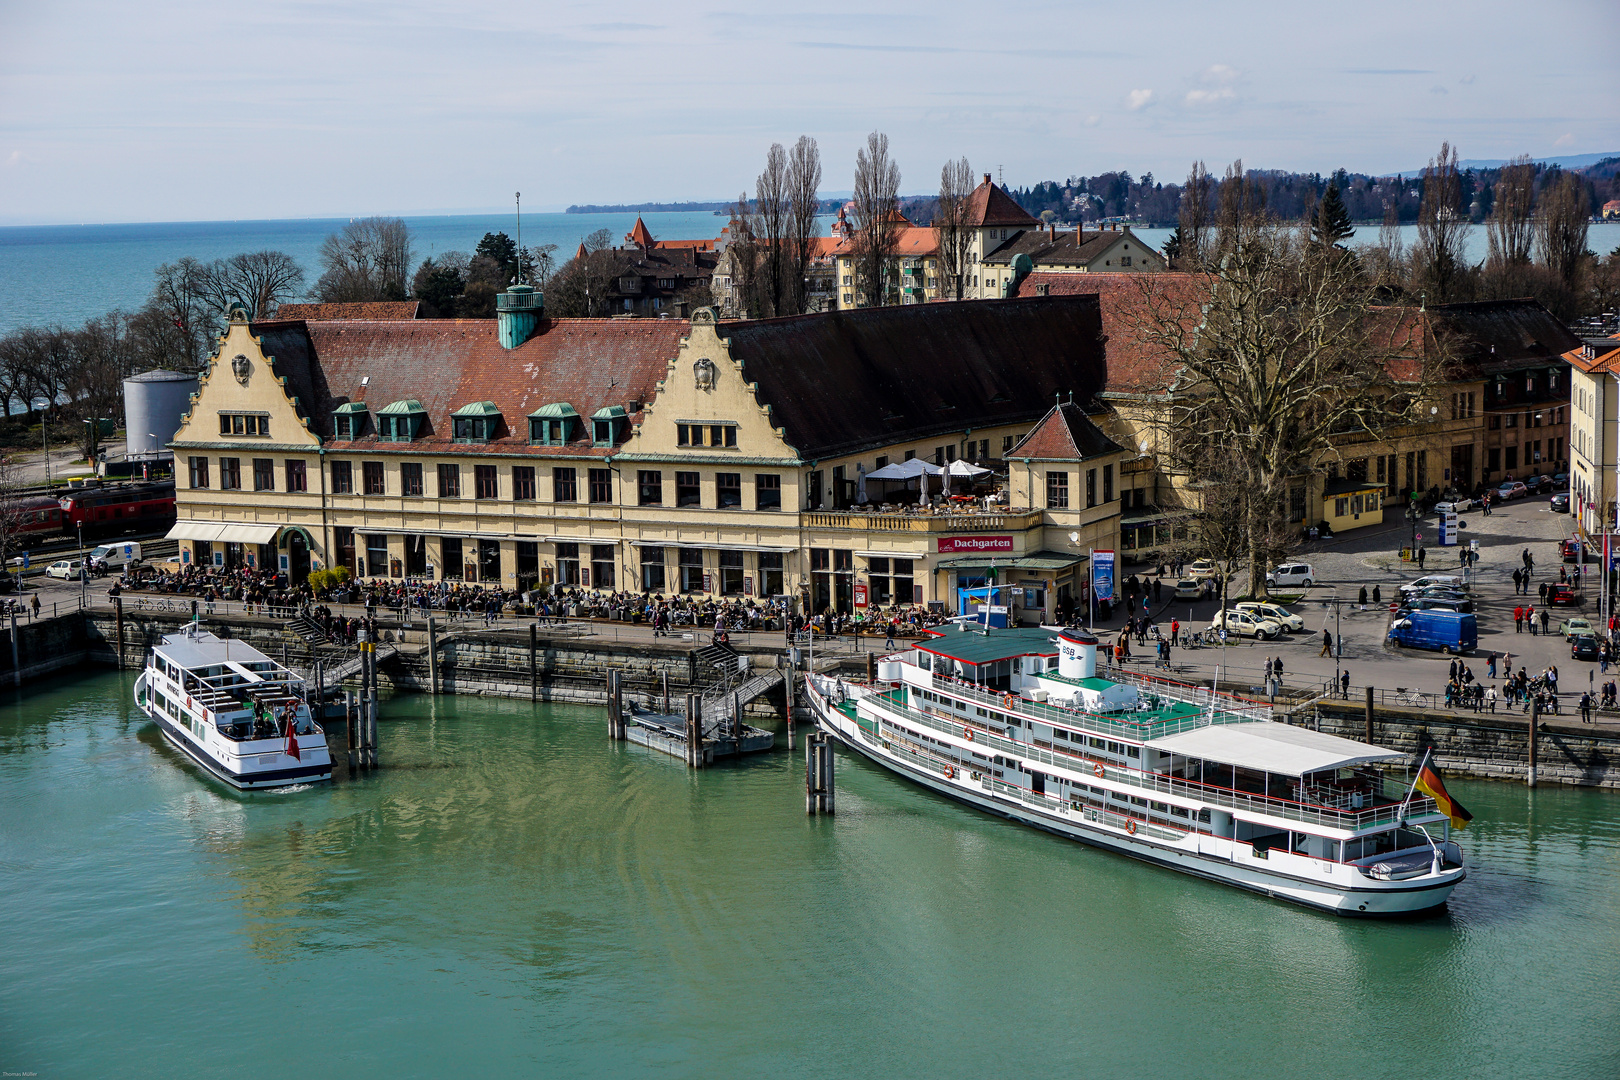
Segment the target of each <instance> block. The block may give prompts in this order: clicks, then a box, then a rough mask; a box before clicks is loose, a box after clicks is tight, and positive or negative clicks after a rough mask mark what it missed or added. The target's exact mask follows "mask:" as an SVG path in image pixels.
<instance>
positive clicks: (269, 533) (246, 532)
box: [219, 524, 281, 544]
mask: <svg viewBox="0 0 1620 1080" xmlns="http://www.w3.org/2000/svg"><path fill="white" fill-rule="evenodd" d="M280 531H281V526H280V525H231V524H227V525H226V526H225V527H224V528H223V529H222V530H221V531H220V534H219V538H220V540H222V541H224V542H225V543H227V544H273V543H275V539H276V534H277V533H279V532H280Z"/></svg>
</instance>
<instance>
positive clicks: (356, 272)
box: [315, 217, 411, 303]
mask: <svg viewBox="0 0 1620 1080" xmlns="http://www.w3.org/2000/svg"><path fill="white" fill-rule="evenodd" d="M320 259H321V267H322V273H321V276H320V280H318V281H317V282H316V283H315V295H316V296H317V297H318V298H319V299H321V300H322V301H325V302H328V303H344V302H354V301H366V300H403V299H405V298H406V297H407V296H408V295H409V289H410V280H411V234H410V229H408V228H407V227H406V225H405V221H404V219H403V218H385V217H370V218H359V219H357V220H354V221H351V222H349V223H348V224H347V225H345V226H343V228H342V229H339V230H338V231H337V232H335V233H333V234H332V235H330V236H328V237H327V238H326V239H325V240H323V241H321V252H320Z"/></svg>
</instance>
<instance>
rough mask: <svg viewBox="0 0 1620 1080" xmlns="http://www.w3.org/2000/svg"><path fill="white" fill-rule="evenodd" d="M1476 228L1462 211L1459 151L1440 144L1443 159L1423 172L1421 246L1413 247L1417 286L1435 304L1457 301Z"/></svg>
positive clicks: (1418, 222)
mask: <svg viewBox="0 0 1620 1080" xmlns="http://www.w3.org/2000/svg"><path fill="white" fill-rule="evenodd" d="M1471 228H1472V226H1471V225H1470V224H1469V221H1468V215H1467V214H1466V213H1464V212H1463V210H1462V181H1461V179H1460V178H1459V176H1458V171H1457V151H1456V149H1455V148H1454V147H1453V146H1452V145H1451V144H1450V143H1449V142H1443V143H1441V144H1440V156H1439V157H1436V158H1432V159H1430V161H1429V164H1428V167H1427V168H1425V169H1424V170H1423V202H1422V204H1421V205H1420V206H1419V207H1418V220H1417V243H1416V244H1414V245H1413V246H1412V274H1413V283H1414V284H1415V285H1416V286H1417V287H1418V288H1419V289H1420V291H1421V292H1422V293H1423V296H1424V299H1425V301H1426V302H1427V303H1431V304H1444V303H1446V302H1448V301H1450V300H1453V299H1456V298H1457V294H1458V293H1459V291H1460V287H1461V284H1462V280H1463V275H1464V272H1465V270H1466V269H1467V266H1466V263H1465V262H1464V258H1463V251H1464V247H1465V245H1466V243H1467V241H1468V232H1469V230H1470V229H1471Z"/></svg>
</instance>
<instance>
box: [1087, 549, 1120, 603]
mask: <svg viewBox="0 0 1620 1080" xmlns="http://www.w3.org/2000/svg"><path fill="white" fill-rule="evenodd" d="M1091 588H1092V594H1093V595H1094V596H1096V598H1097V599H1098V600H1112V599H1113V598H1114V553H1113V552H1112V551H1093V552H1092V553H1091Z"/></svg>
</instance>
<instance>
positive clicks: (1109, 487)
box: [1102, 465, 1114, 503]
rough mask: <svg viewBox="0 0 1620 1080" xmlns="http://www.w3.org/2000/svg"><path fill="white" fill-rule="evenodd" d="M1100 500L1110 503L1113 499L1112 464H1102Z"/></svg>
mask: <svg viewBox="0 0 1620 1080" xmlns="http://www.w3.org/2000/svg"><path fill="white" fill-rule="evenodd" d="M1102 501H1103V502H1105V503H1111V502H1113V501H1114V467H1113V466H1112V465H1104V466H1103V497H1102Z"/></svg>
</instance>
